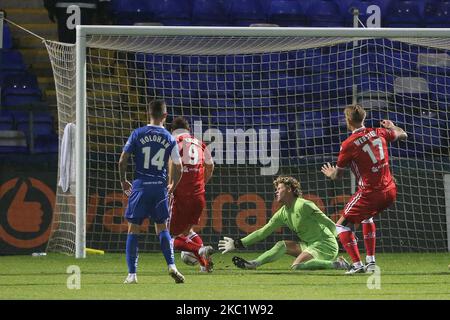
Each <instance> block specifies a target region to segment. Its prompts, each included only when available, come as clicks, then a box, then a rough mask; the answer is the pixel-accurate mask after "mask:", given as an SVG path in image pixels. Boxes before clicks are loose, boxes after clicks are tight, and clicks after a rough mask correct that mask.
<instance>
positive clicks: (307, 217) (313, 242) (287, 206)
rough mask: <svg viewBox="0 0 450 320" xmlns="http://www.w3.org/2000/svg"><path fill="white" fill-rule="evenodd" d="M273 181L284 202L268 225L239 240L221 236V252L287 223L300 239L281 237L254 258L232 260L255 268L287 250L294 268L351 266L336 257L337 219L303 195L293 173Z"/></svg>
mask: <svg viewBox="0 0 450 320" xmlns="http://www.w3.org/2000/svg"><path fill="white" fill-rule="evenodd" d="M273 184H274V187H275V189H276V191H275V196H276V199H277V201H279V202H280V203H281V204H282V205H283V206H282V207H281V208H280V209H279V210H278V211H277V212H276V213H275V214H274V215H273V217H272V218H271V219H270V220H269V222H268V223H267V224H266V225H265V226H263V227H262V228H260V229H259V230H256V231H254V232H252V233H251V234H249V235H248V236H246V237H244V238H242V239H237V240H233V239H231V238H228V237H224V238H223V240H220V241H219V250H221V251H223V252H222V254H224V253H227V252H230V251H233V250H235V249H243V248H247V247H249V246H251V245H252V244H255V243H257V242H259V241H261V240H263V239H265V238H267V237H268V236H269V235H271V234H272V233H273V232H274V231H275V230H276V229H278V228H280V227H282V226H287V227H288V228H289V229H290V230H292V231H294V232H295V233H296V234H297V236H298V238H299V240H300V241H299V242H298V243H297V242H295V241H290V240H284V241H279V242H277V243H276V244H275V245H274V246H273V247H272V249H270V250H268V251H266V252H264V253H263V254H262V255H260V256H259V257H257V258H256V259H254V260H251V261H246V260H244V259H243V258H240V257H237V256H235V257H233V263H234V264H235V265H236V266H237V267H238V268H241V269H256V268H257V267H259V266H261V265H263V264H266V263H269V262H273V261H276V260H278V259H280V258H281V257H282V256H283V255H284V254H288V255H291V256H293V257H295V260H294V262H293V263H292V266H291V269H295V270H318V269H349V268H350V265H349V263H348V262H347V261H345V259H344V258H342V257H339V258H337V255H338V251H339V246H338V243H337V241H336V235H337V233H336V226H335V224H334V222H333V221H331V220H330V219H329V218H328V217H327V216H326V215H325V214H324V213H323V212H322V211H321V210H320V209H319V208H318V207H317V206H316V205H315V204H314V203H313V202H312V201H309V200H306V199H303V198H302V196H301V195H302V192H301V190H300V183H299V182H298V181H297V180H296V179H294V178H292V177H278V178H277V179H276V180H275V181H274V182H273Z"/></svg>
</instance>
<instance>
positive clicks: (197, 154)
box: [175, 133, 210, 196]
mask: <svg viewBox="0 0 450 320" xmlns="http://www.w3.org/2000/svg"><path fill="white" fill-rule="evenodd" d="M176 140H177V144H178V150H179V151H180V157H181V160H182V162H183V175H182V176H181V181H180V182H179V183H178V185H177V187H176V189H175V196H177V195H180V196H188V195H197V194H201V193H203V192H205V175H204V172H205V168H204V164H205V161H208V160H210V157H208V155H209V152H208V150H207V149H206V145H205V144H204V143H203V142H202V141H200V140H198V139H197V138H195V137H193V136H192V135H190V134H189V133H183V134H180V135H178V136H177V137H176Z"/></svg>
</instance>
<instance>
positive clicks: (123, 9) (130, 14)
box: [111, 0, 155, 25]
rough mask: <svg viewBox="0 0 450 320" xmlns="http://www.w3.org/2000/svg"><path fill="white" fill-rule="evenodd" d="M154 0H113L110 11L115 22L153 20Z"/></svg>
mask: <svg viewBox="0 0 450 320" xmlns="http://www.w3.org/2000/svg"><path fill="white" fill-rule="evenodd" d="M154 2H155V1H154V0H132V1H130V0H113V1H111V5H112V13H113V15H114V21H115V24H118V25H133V24H135V23H138V22H149V21H153V6H154V5H155V3H154Z"/></svg>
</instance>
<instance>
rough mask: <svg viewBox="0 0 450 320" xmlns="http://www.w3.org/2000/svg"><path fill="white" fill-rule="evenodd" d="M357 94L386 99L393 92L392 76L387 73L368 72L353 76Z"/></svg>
mask: <svg viewBox="0 0 450 320" xmlns="http://www.w3.org/2000/svg"><path fill="white" fill-rule="evenodd" d="M355 81H356V84H357V88H358V95H359V96H377V97H383V98H384V99H386V98H387V97H388V96H389V95H391V94H392V93H393V92H394V77H393V76H392V75H389V74H368V75H362V76H357V77H355Z"/></svg>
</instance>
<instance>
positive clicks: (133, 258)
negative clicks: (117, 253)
mask: <svg viewBox="0 0 450 320" xmlns="http://www.w3.org/2000/svg"><path fill="white" fill-rule="evenodd" d="M125 252H126V257H127V265H128V273H136V268H137V263H138V235H137V234H132V233H129V234H128V236H127V247H126V250H125Z"/></svg>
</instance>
